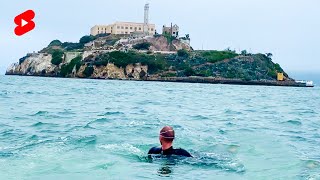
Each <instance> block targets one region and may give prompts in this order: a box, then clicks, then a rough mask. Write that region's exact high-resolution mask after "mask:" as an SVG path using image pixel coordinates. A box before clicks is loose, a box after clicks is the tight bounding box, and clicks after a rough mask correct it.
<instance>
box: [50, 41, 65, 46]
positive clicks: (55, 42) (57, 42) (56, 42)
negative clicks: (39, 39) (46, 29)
mask: <svg viewBox="0 0 320 180" xmlns="http://www.w3.org/2000/svg"><path fill="white" fill-rule="evenodd" d="M61 45H62V42H61V41H59V40H53V41H51V42H50V44H49V46H50V47H51V46H61Z"/></svg>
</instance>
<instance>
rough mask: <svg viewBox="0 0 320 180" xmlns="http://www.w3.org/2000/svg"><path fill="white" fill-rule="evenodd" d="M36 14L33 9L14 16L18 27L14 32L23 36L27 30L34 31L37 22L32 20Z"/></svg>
mask: <svg viewBox="0 0 320 180" xmlns="http://www.w3.org/2000/svg"><path fill="white" fill-rule="evenodd" d="M35 16H36V14H35V13H34V11H32V10H28V11H26V12H24V13H22V14H19V15H18V16H16V17H15V18H14V23H15V24H16V25H17V27H16V28H15V29H14V33H15V34H16V35H17V36H22V35H24V34H26V33H27V32H30V31H32V30H33V29H34V28H35V27H36V24H35V23H34V22H33V21H32V20H33V18H34V17H35Z"/></svg>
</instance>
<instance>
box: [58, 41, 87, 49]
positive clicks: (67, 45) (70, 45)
mask: <svg viewBox="0 0 320 180" xmlns="http://www.w3.org/2000/svg"><path fill="white" fill-rule="evenodd" d="M61 46H62V47H63V48H64V49H65V50H66V51H73V50H82V49H83V47H84V44H81V43H72V42H64V43H62V45H61Z"/></svg>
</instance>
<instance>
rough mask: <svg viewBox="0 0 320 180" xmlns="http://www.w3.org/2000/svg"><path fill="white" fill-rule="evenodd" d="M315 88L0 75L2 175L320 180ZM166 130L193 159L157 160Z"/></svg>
mask: <svg viewBox="0 0 320 180" xmlns="http://www.w3.org/2000/svg"><path fill="white" fill-rule="evenodd" d="M319 108H320V88H318V87H317V88H288V87H259V86H234V85H209V84H180V83H156V82H128V81H99V80H78V79H55V78H36V77H14V76H11V77H5V76H0V179H148V178H152V179H163V178H165V179H167V178H166V177H169V179H320V151H319V149H320V139H319V138H320V130H319V128H320V111H319ZM164 125H172V126H173V127H174V128H175V130H176V136H177V139H176V142H175V147H182V148H185V149H187V150H188V151H190V152H191V153H192V154H193V155H194V156H195V157H194V158H191V159H181V160H166V159H162V160H161V159H156V160H154V161H153V162H150V161H148V160H147V159H146V153H147V151H148V150H149V148H151V147H152V146H156V145H158V132H159V130H160V129H161V128H162V126H164Z"/></svg>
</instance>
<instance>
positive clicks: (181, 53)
mask: <svg viewBox="0 0 320 180" xmlns="http://www.w3.org/2000/svg"><path fill="white" fill-rule="evenodd" d="M178 56H179V57H184V58H188V57H189V52H188V51H187V50H185V49H179V50H178Z"/></svg>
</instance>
